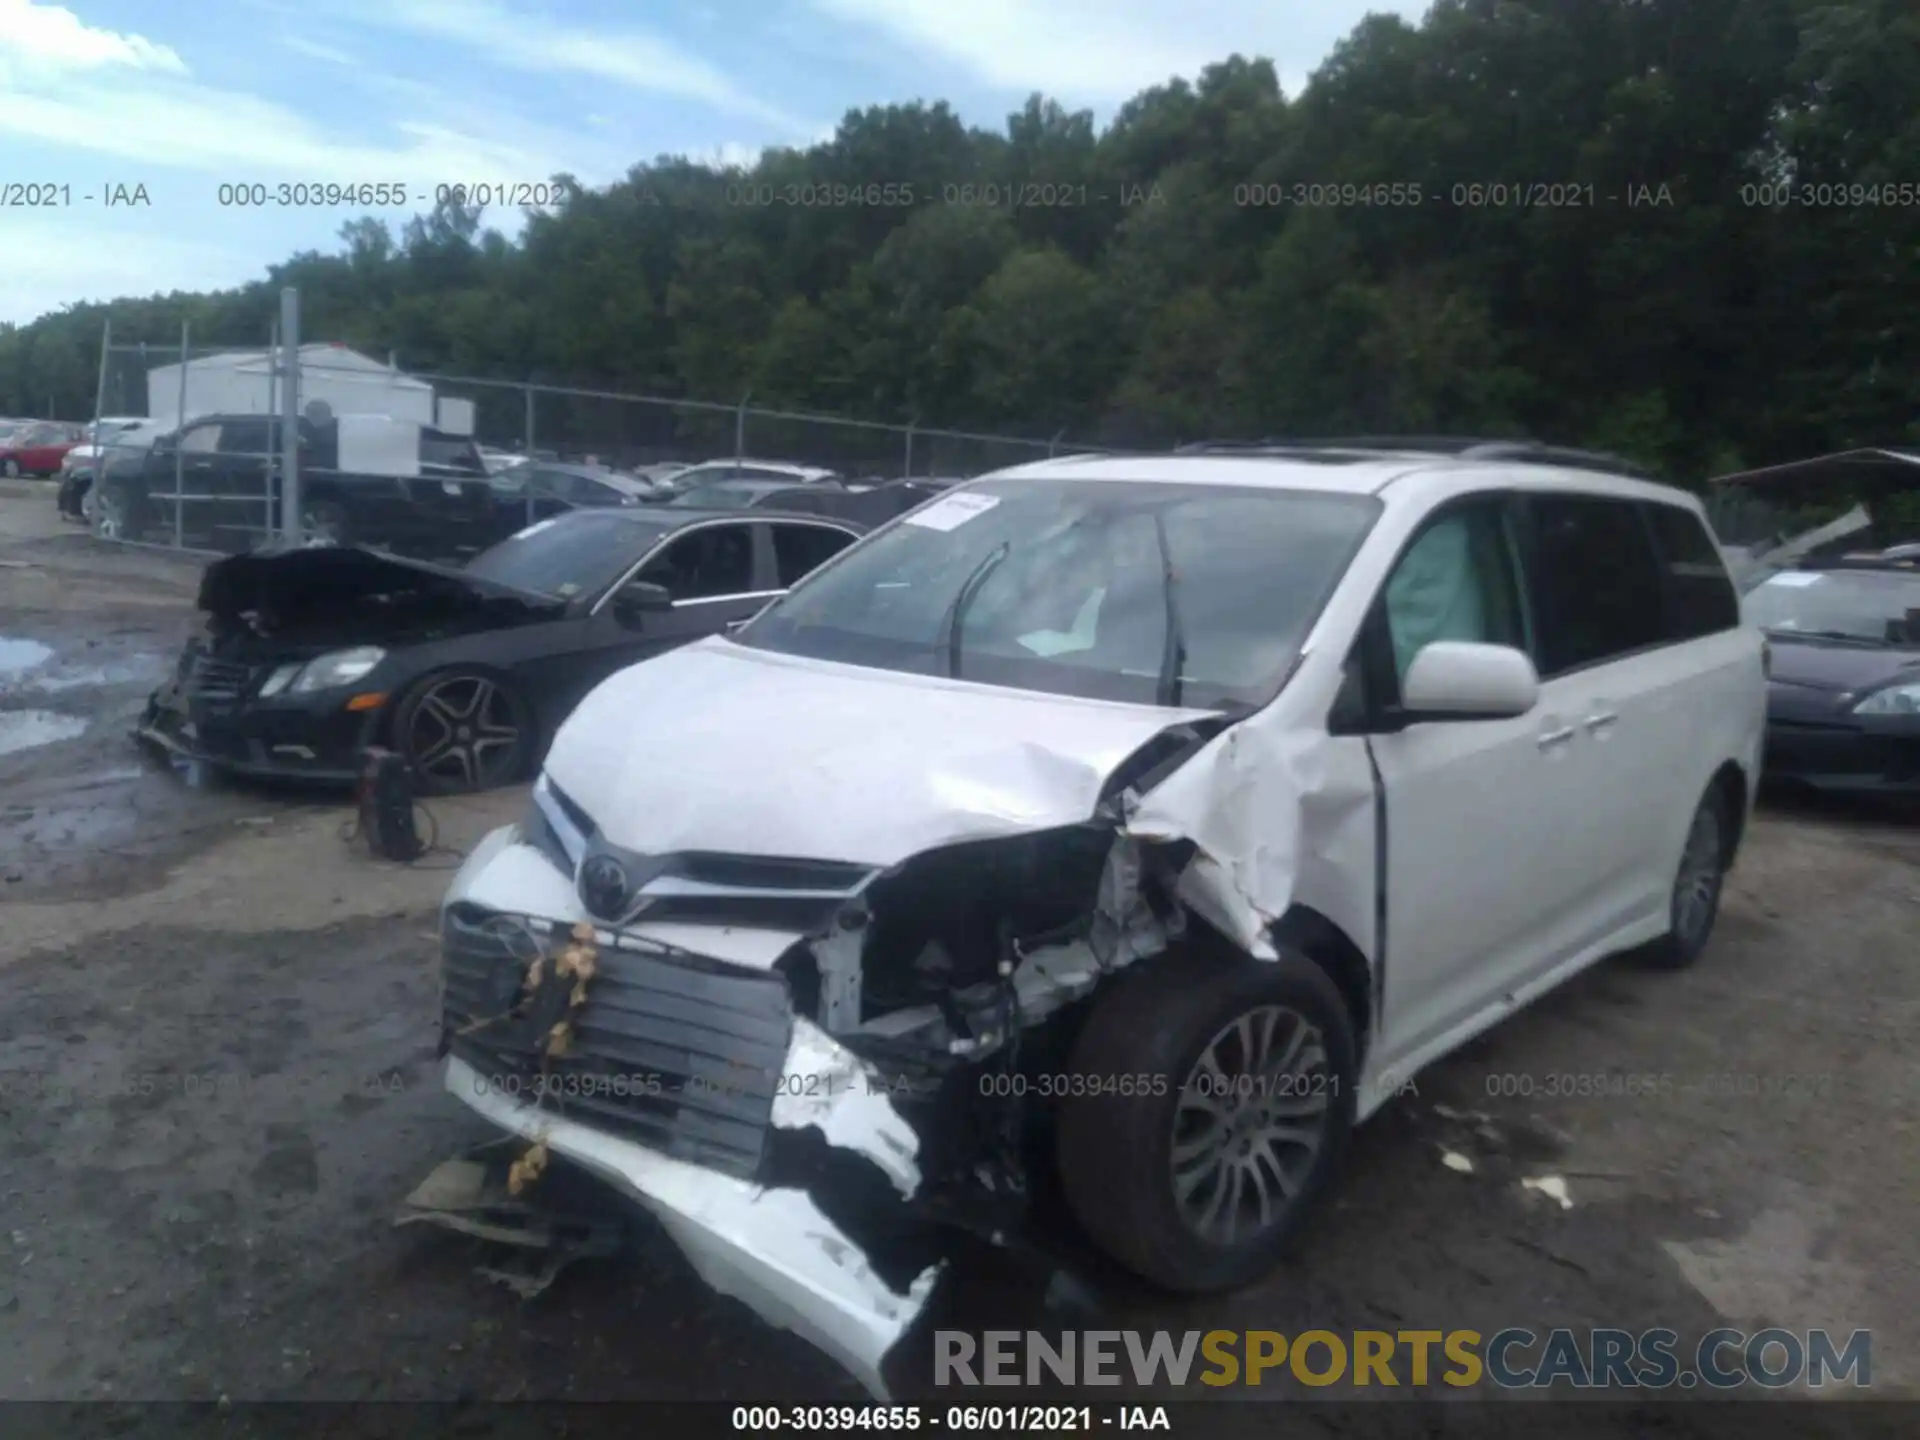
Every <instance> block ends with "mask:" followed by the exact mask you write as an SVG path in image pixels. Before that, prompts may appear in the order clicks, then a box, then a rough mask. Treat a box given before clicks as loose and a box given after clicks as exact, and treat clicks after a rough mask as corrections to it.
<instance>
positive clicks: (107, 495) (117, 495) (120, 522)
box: [93, 486, 146, 540]
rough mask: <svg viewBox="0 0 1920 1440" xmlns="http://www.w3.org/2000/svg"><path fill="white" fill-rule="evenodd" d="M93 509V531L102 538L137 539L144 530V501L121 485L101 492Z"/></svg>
mask: <svg viewBox="0 0 1920 1440" xmlns="http://www.w3.org/2000/svg"><path fill="white" fill-rule="evenodd" d="M93 511H94V513H93V533H94V534H96V535H98V536H99V537H100V538H101V539H102V540H138V539H139V538H140V537H141V535H142V534H144V533H145V531H146V505H145V503H144V502H143V501H142V500H141V498H140V497H139V496H138V495H135V494H133V493H131V492H130V491H128V490H126V489H123V488H121V487H118V486H115V487H113V488H111V489H108V490H106V491H104V492H103V493H101V494H100V495H99V497H98V498H97V499H96V500H95V501H94V507H93Z"/></svg>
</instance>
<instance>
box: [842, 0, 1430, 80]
mask: <svg viewBox="0 0 1920 1440" xmlns="http://www.w3.org/2000/svg"><path fill="white" fill-rule="evenodd" d="M813 4H814V5H815V7H816V8H817V9H819V10H821V11H824V12H826V13H827V14H829V15H831V16H833V17H834V18H836V19H839V20H843V21H847V22H850V23H853V24H856V25H863V26H867V27H869V28H872V29H876V30H879V31H881V32H883V33H885V34H887V35H889V36H891V37H892V38H893V39H894V40H895V41H897V42H899V43H900V44H902V45H904V46H906V47H908V48H910V49H913V50H918V51H921V52H923V53H927V54H933V55H939V56H941V57H943V58H945V59H947V60H949V61H952V62H954V63H957V64H959V65H960V66H962V67H964V68H965V69H966V70H967V71H968V72H970V73H971V74H972V75H973V77H974V78H975V79H976V80H978V81H980V82H982V83H985V84H988V85H992V86H995V87H997V88H999V89H1003V90H1008V91H1017V92H1022V93H1027V92H1031V91H1035V90H1038V91H1041V92H1043V93H1045V94H1047V95H1050V96H1055V97H1058V98H1059V99H1061V100H1063V101H1067V102H1070V103H1080V104H1089V105H1096V106H1105V105H1113V104H1117V103H1119V102H1121V101H1124V100H1128V99H1131V98H1132V97H1133V96H1134V95H1136V94H1138V93H1139V92H1140V91H1142V90H1144V89H1147V88H1148V87H1150V86H1154V85H1162V84H1165V83H1166V82H1167V81H1168V80H1169V79H1171V78H1173V77H1174V76H1184V77H1186V78H1188V79H1192V78H1193V77H1194V76H1196V75H1198V74H1199V72H1200V71H1201V70H1202V69H1204V68H1205V67H1206V66H1208V65H1211V64H1214V63H1216V62H1218V61H1220V60H1224V59H1226V58H1227V56H1229V55H1231V54H1234V53H1235V52H1238V53H1240V54H1242V55H1261V56H1265V57H1266V58H1268V59H1270V60H1272V61H1273V62H1274V66H1275V68H1276V69H1277V70H1278V71H1279V72H1280V74H1281V75H1283V76H1285V77H1288V80H1289V82H1290V84H1289V89H1288V93H1289V94H1292V93H1294V89H1293V87H1295V86H1297V85H1298V84H1299V83H1300V79H1299V77H1303V76H1305V75H1306V74H1307V73H1308V72H1310V71H1312V70H1313V69H1314V68H1315V67H1317V66H1318V65H1319V64H1320V62H1321V61H1322V60H1324V59H1325V58H1326V55H1327V52H1328V51H1329V50H1331V49H1332V48H1333V46H1334V44H1335V43H1336V42H1337V41H1339V40H1340V39H1342V38H1343V37H1344V36H1345V35H1346V34H1347V33H1348V32H1349V31H1350V30H1352V29H1353V27H1354V26H1355V25H1356V24H1358V23H1359V22H1360V20H1361V19H1362V18H1363V17H1364V16H1365V15H1366V14H1367V12H1368V11H1371V10H1378V11H1392V12H1395V13H1397V14H1400V15H1403V16H1406V17H1407V18H1408V19H1410V20H1417V19H1418V18H1419V16H1420V15H1421V14H1422V13H1424V12H1425V10H1426V8H1427V4H1428V0H1314V3H1312V4H1310V5H1308V4H1294V5H1286V4H1279V3H1276V0H1207V3H1205V4H1200V5H1196V4H1193V3H1191V0H1046V3H1045V4H1034V3H1031V0H962V3H958V4H956V3H954V0H813Z"/></svg>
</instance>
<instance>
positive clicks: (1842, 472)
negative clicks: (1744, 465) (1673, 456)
mask: <svg viewBox="0 0 1920 1440" xmlns="http://www.w3.org/2000/svg"><path fill="white" fill-rule="evenodd" d="M1708 483H1709V484H1713V485H1738V486H1742V487H1744V488H1747V489H1751V490H1797V489H1800V488H1802V487H1806V488H1808V489H1822V490H1824V489H1828V488H1831V487H1834V486H1837V485H1842V484H1844V485H1859V486H1865V487H1867V488H1868V489H1871V490H1893V489H1900V488H1904V487H1906V486H1909V485H1920V450H1892V449H1885V448H1882V447H1879V446H1869V447H1866V448H1863V449H1859V450H1840V451H1836V452H1835V453H1834V454H1831V455H1816V456H1814V457H1813V458H1811V459H1808V460H1789V461H1787V462H1786V463H1785V464H1781V465H1765V466H1762V467H1760V468H1759V469H1757V470H1736V471H1734V472H1733V473H1732V474H1730V475H1716V476H1714V477H1713V479H1712V480H1711V481H1709V482H1708Z"/></svg>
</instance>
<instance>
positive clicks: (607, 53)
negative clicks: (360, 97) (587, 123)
mask: <svg viewBox="0 0 1920 1440" xmlns="http://www.w3.org/2000/svg"><path fill="white" fill-rule="evenodd" d="M353 14H354V18H355V19H356V20H357V21H359V22H361V23H363V24H366V25H370V26H382V27H386V28H389V29H398V30H405V31H408V32H411V33H413V34H417V35H426V36H431V37H432V38H433V39H435V40H439V41H444V42H446V43H448V44H454V45H465V46H469V47H471V48H472V49H475V50H478V51H480V52H481V53H482V54H484V55H485V56H486V57H487V59H488V60H489V61H491V62H492V63H493V64H495V65H499V66H503V67H505V68H508V69H513V70H523V71H529V72H532V73H535V74H548V75H575V76H580V77H583V78H586V79H591V80H601V81H606V82H608V83H610V84H614V85H620V86H623V87H626V88H628V89H633V90H643V91H648V92H651V93H653V94H657V95H674V96H678V97H680V98H682V99H686V100H696V101H699V102H700V103H701V104H703V105H708V106H711V107H712V108H714V109H715V110H719V111H722V112H724V113H727V114H730V115H738V116H744V117H748V118H751V119H755V120H760V121H763V122H765V123H767V124H769V125H774V126H777V127H779V128H780V129H782V130H787V131H796V132H798V131H805V130H807V129H808V128H810V127H809V126H808V125H807V123H806V122H804V121H802V120H800V119H798V118H796V117H795V116H793V115H792V114H790V113H788V112H787V111H785V110H783V109H781V108H780V107H779V106H777V105H774V104H771V103H770V102H768V101H766V100H764V99H762V98H760V97H759V96H758V95H755V94H754V93H752V92H751V91H750V90H749V89H747V88H746V87H745V86H743V85H741V84H739V83H738V82H736V81H735V80H734V79H732V78H731V77H730V76H728V75H727V74H726V73H725V72H724V71H722V70H720V69H718V68H717V67H715V66H713V65H711V64H709V63H708V62H707V61H705V60H702V59H701V58H700V57H699V56H697V55H693V54H690V53H689V52H687V51H685V50H682V49H680V48H679V47H678V46H676V45H674V44H672V43H671V42H669V41H667V40H663V39H661V38H660V37H659V36H657V35H653V34H651V33H649V32H647V31H645V30H637V29H631V28H627V29H618V30H607V29H599V28H595V27H590V26H583V25H573V24H568V23H565V22H563V21H561V20H560V19H558V18H557V17H554V16H551V15H533V14H525V13H521V12H517V11H513V10H509V9H507V8H506V7H505V6H504V5H501V4H498V3H494V0H379V3H376V4H372V5H369V6H367V7H366V8H365V9H364V10H361V9H359V8H358V7H356V8H355V9H354V11H353Z"/></svg>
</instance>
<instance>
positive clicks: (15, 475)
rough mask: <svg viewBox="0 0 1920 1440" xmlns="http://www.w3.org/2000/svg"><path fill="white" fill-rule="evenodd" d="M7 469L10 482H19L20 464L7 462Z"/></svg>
mask: <svg viewBox="0 0 1920 1440" xmlns="http://www.w3.org/2000/svg"><path fill="white" fill-rule="evenodd" d="M6 469H7V478H8V479H9V480H18V479H19V478H20V462H19V461H18V460H9V461H7V466H6Z"/></svg>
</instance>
